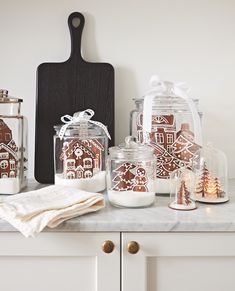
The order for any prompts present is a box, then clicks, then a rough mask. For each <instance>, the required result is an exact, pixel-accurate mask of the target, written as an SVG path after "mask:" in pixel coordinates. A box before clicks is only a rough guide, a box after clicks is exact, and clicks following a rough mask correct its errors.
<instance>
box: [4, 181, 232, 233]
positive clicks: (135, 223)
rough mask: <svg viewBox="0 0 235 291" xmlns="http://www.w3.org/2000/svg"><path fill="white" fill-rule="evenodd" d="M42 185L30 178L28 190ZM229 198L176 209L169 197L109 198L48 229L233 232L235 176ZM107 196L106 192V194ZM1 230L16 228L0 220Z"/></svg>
mask: <svg viewBox="0 0 235 291" xmlns="http://www.w3.org/2000/svg"><path fill="white" fill-rule="evenodd" d="M41 187H43V185H40V184H37V183H36V182H34V181H30V182H29V186H28V189H27V190H32V189H38V188H41ZM229 194H230V201H229V202H227V203H225V204H216V205H209V204H201V203H199V204H198V208H197V209H196V210H193V211H176V210H172V209H170V208H168V203H169V197H167V196H165V197H164V196H161V197H160V196H156V198H155V204H154V205H153V206H151V207H149V208H142V209H122V208H116V207H113V206H112V205H110V204H109V202H108V201H107V203H106V207H105V209H102V210H100V211H99V212H96V213H90V214H86V215H84V216H81V217H77V218H73V219H70V220H68V221H66V222H64V223H62V224H61V225H60V226H59V227H57V228H55V229H48V228H47V229H46V230H45V231H50V232H51V231H54V232H56V231H57V232H58V231H63V232H76V231H81V232H85V231H88V232H89V231H99V232H106V231H109V232H120V231H126V232H151V231H155V232H177V231H178V232H198V231H200V232H204V231H207V232H208V231H212V232H233V231H235V180H231V181H230V183H229ZM104 195H105V196H106V194H104ZM0 231H2V232H4V231H16V230H15V229H14V228H13V227H12V226H11V225H10V224H8V223H7V222H5V221H3V220H0Z"/></svg>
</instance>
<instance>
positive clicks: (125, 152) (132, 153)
mask: <svg viewBox="0 0 235 291" xmlns="http://www.w3.org/2000/svg"><path fill="white" fill-rule="evenodd" d="M109 154H110V157H111V158H114V159H140V160H141V159H146V158H153V157H154V149H153V148H151V147H150V146H147V145H144V144H141V143H139V142H135V139H134V138H133V137H131V136H127V137H126V138H125V143H122V144H120V145H119V146H114V147H111V148H109Z"/></svg>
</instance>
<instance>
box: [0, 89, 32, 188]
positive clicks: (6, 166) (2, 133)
mask: <svg viewBox="0 0 235 291" xmlns="http://www.w3.org/2000/svg"><path fill="white" fill-rule="evenodd" d="M22 102H23V100H22V99H19V98H14V97H11V96H8V91H7V90H2V89H1V90H0V194H16V193H18V192H20V190H21V189H23V188H24V187H25V186H26V182H27V162H28V149H27V133H28V132H27V129H28V126H27V119H26V118H25V117H24V116H22V115H21V113H20V107H21V103H22Z"/></svg>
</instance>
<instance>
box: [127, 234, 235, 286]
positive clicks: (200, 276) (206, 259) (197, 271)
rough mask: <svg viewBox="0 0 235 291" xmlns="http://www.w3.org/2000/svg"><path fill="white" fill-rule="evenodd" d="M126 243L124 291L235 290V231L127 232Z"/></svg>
mask: <svg viewBox="0 0 235 291" xmlns="http://www.w3.org/2000/svg"><path fill="white" fill-rule="evenodd" d="M130 241H136V242H138V244H139V246H140V250H139V251H138V253H136V254H130V253H129V252H128V250H127V245H128V243H129V242H130ZM122 245H123V253H122V291H189V290H190V291H198V290H203V291H221V290H226V291H234V290H235V234H234V233H123V236H122Z"/></svg>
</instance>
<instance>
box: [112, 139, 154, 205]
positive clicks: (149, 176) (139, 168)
mask: <svg viewBox="0 0 235 291" xmlns="http://www.w3.org/2000/svg"><path fill="white" fill-rule="evenodd" d="M155 166H156V160H155V156H154V153H153V149H152V148H150V147H148V146H145V145H141V144H140V143H136V142H135V141H133V139H132V138H131V137H127V138H126V139H125V143H124V144H121V145H119V146H115V147H111V148H109V158H108V162H107V190H108V198H109V201H110V202H111V204H112V205H114V206H117V207H129V208H138V207H147V206H150V205H151V204H153V203H154V201H155V192H154V180H155V174H154V173H155Z"/></svg>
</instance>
